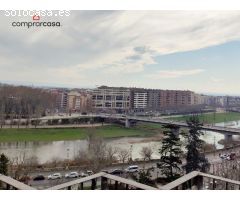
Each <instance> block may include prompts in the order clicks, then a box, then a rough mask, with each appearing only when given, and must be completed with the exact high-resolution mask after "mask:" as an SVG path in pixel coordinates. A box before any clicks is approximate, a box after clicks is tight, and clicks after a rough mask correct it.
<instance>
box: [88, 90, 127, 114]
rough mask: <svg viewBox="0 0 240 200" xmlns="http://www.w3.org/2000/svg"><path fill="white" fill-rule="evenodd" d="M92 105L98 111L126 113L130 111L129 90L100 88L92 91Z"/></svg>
mask: <svg viewBox="0 0 240 200" xmlns="http://www.w3.org/2000/svg"><path fill="white" fill-rule="evenodd" d="M92 104H93V107H94V108H95V109H96V110H98V111H103V110H108V111H110V110H111V111H115V112H121V113H122V112H127V111H128V110H129V109H130V89H129V88H124V87H107V86H101V87H98V88H97V89H95V90H93V91H92Z"/></svg>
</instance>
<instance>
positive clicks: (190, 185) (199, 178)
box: [161, 171, 240, 190]
mask: <svg viewBox="0 0 240 200" xmlns="http://www.w3.org/2000/svg"><path fill="white" fill-rule="evenodd" d="M161 189H162V190H187V189H192V190H194V189H195V190H204V189H208V190H215V189H216V190H239V189H240V181H235V180H231V179H227V178H223V177H220V176H214V175H211V174H206V173H202V172H198V171H193V172H191V173H189V174H186V175H185V176H182V177H181V178H179V179H177V180H175V181H173V182H171V183H169V184H167V185H164V186H163V187H162V188H161Z"/></svg>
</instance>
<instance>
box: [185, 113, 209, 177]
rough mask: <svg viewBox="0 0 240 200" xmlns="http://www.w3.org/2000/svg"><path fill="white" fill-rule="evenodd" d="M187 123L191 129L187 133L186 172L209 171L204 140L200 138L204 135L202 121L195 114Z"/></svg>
mask: <svg viewBox="0 0 240 200" xmlns="http://www.w3.org/2000/svg"><path fill="white" fill-rule="evenodd" d="M187 125H188V127H189V131H188V134H185V138H186V142H187V145H186V149H187V156H186V165H185V166H184V168H185V170H186V173H189V172H192V171H202V172H207V171H208V169H209V166H210V164H209V163H208V160H207V159H206V158H205V155H204V153H203V144H204V141H203V140H201V139H200V136H201V135H203V132H202V131H201V126H202V123H200V121H199V118H198V116H196V115H193V116H191V117H190V118H189V120H187Z"/></svg>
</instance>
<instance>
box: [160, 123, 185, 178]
mask: <svg viewBox="0 0 240 200" xmlns="http://www.w3.org/2000/svg"><path fill="white" fill-rule="evenodd" d="M164 128H165V130H164V132H163V134H164V138H163V140H162V148H161V149H160V150H159V153H160V155H161V158H160V162H159V163H157V166H158V168H159V169H160V170H161V172H162V173H163V174H164V175H165V176H166V177H167V179H168V180H169V181H172V180H174V179H176V178H178V177H179V176H180V173H181V167H180V165H181V164H182V161H181V159H180V156H181V154H182V150H181V142H180V138H179V135H178V131H179V127H178V126H175V125H171V124H169V125H165V126H164Z"/></svg>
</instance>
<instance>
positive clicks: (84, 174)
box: [79, 172, 88, 177]
mask: <svg viewBox="0 0 240 200" xmlns="http://www.w3.org/2000/svg"><path fill="white" fill-rule="evenodd" d="M79 176H80V177H87V176H88V174H87V173H84V172H82V173H80V175H79Z"/></svg>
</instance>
